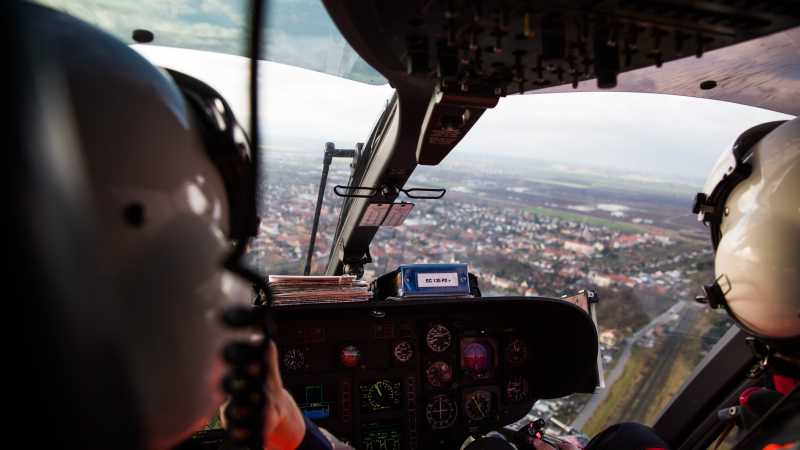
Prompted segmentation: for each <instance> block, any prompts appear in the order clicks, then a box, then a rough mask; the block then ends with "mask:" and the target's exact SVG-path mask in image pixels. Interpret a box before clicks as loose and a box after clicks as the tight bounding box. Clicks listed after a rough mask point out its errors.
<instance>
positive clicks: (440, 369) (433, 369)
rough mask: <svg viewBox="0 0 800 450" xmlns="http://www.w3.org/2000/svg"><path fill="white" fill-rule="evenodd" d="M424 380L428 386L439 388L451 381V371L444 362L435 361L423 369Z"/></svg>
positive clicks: (448, 365)
mask: <svg viewBox="0 0 800 450" xmlns="http://www.w3.org/2000/svg"><path fill="white" fill-rule="evenodd" d="M425 379H426V380H427V381H428V384H429V385H431V386H433V387H435V388H439V387H442V386H445V385H447V384H449V383H450V382H451V381H453V369H452V368H450V364H447V363H446V362H444V361H435V362H432V363H430V364H429V365H428V368H427V369H425Z"/></svg>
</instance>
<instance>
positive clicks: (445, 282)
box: [393, 264, 470, 297]
mask: <svg viewBox="0 0 800 450" xmlns="http://www.w3.org/2000/svg"><path fill="white" fill-rule="evenodd" d="M396 272H397V273H396V275H395V277H396V278H395V280H394V283H393V284H395V286H396V288H397V296H399V297H413V296H430V295H447V296H468V295H470V288H469V272H468V271H467V265H466V264H403V265H401V266H400V267H399V268H398V269H397V271H396Z"/></svg>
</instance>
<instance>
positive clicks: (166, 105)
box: [9, 3, 327, 449]
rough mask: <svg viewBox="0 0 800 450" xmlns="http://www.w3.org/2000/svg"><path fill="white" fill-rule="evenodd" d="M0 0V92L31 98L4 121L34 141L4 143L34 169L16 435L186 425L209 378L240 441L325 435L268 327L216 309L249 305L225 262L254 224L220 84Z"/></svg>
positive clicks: (283, 441)
mask: <svg viewBox="0 0 800 450" xmlns="http://www.w3.org/2000/svg"><path fill="white" fill-rule="evenodd" d="M9 9H10V12H9V18H10V19H11V20H10V24H13V26H14V28H15V30H14V31H16V32H18V33H19V34H18V35H17V36H21V37H22V39H19V41H12V42H13V43H15V45H14V46H12V50H13V52H14V53H13V55H14V56H19V57H20V60H21V61H22V63H21V64H14V65H11V66H10V69H13V70H17V69H18V70H20V71H21V72H22V73H23V75H21V76H20V77H19V78H18V80H19V84H17V85H16V88H17V89H20V90H22V89H29V90H28V91H27V92H26V95H20V97H19V98H18V103H14V104H13V106H20V108H19V109H20V110H21V111H22V112H21V113H20V114H28V113H29V114H28V116H30V117H28V116H26V117H25V120H22V121H20V124H19V125H20V128H25V129H27V130H29V131H27V134H26V133H21V134H20V135H24V137H25V138H26V139H25V141H26V142H27V143H28V144H30V145H29V146H30V148H31V149H33V150H32V151H30V152H27V153H23V152H20V154H19V155H20V156H21V157H22V158H23V159H25V160H26V161H30V166H31V167H34V170H32V172H33V174H34V175H35V176H36V177H38V178H37V179H36V180H35V182H34V181H33V178H32V177H25V178H24V181H25V182H26V184H24V185H23V187H22V188H21V189H20V192H21V195H22V198H23V202H25V203H26V204H25V205H24V206H25V207H24V208H21V209H20V210H19V213H20V214H21V215H24V216H25V217H27V213H28V211H34V212H36V214H38V215H36V214H34V215H33V216H31V217H32V219H31V223H32V225H31V226H30V227H28V229H29V230H30V231H31V233H32V234H34V235H35V236H36V239H33V241H32V243H31V245H29V246H27V247H26V248H25V249H24V251H25V252H27V253H26V254H27V255H30V254H32V253H35V255H34V259H35V260H36V265H35V266H33V268H32V271H33V272H36V273H37V274H38V275H39V276H38V281H39V283H41V284H44V285H46V287H45V291H46V294H49V295H43V296H39V297H38V298H32V299H26V300H29V302H28V303H26V305H28V306H32V307H38V306H41V308H37V309H36V310H35V311H36V312H35V315H32V316H28V317H26V322H25V323H26V324H27V325H28V330H30V331H31V333H30V334H26V335H25V336H24V338H23V339H22V342H23V344H24V345H25V348H26V354H27V355H28V356H30V357H29V358H27V359H26V361H29V363H28V364H27V365H25V366H24V367H25V368H26V371H25V372H24V373H25V375H26V376H25V380H24V382H25V386H28V385H32V386H31V388H30V389H23V390H22V391H23V392H26V393H33V396H32V397H31V398H28V399H25V400H24V401H22V402H20V403H17V404H19V405H22V407H23V410H22V411H23V414H20V416H22V417H24V418H25V419H26V421H27V422H28V424H29V425H30V428H31V431H30V432H29V433H27V434H24V436H25V437H26V438H27V439H29V440H31V441H32V442H39V443H42V444H48V445H47V446H52V447H57V448H64V447H81V448H149V449H165V448H171V447H173V446H174V445H176V444H178V443H180V442H181V441H182V440H183V439H185V438H186V437H188V436H189V435H190V434H191V433H193V432H195V431H198V430H200V429H202V427H203V426H204V425H205V424H206V423H207V422H208V419H209V418H210V417H212V415H213V414H214V413H215V412H216V411H217V408H218V407H219V405H220V404H221V403H222V402H223V401H224V400H225V395H224V394H223V392H224V391H223V389H221V388H222V387H224V388H225V389H226V391H227V392H226V393H227V394H228V397H229V399H231V404H232V406H235V408H230V409H229V414H228V416H227V417H226V419H227V422H228V424H229V425H230V426H231V427H232V431H233V432H235V435H236V438H237V439H239V440H240V441H241V442H257V441H262V442H263V445H264V446H265V447H268V448H275V449H293V448H296V447H298V445H300V444H301V443H302V442H304V441H305V442H315V439H316V440H320V439H324V438H323V437H321V435H320V434H319V432H318V431H317V430H316V428H315V427H313V425H312V424H310V423H309V422H306V421H305V420H304V419H303V416H302V414H301V413H300V410H299V409H298V408H297V406H296V404H295V403H294V400H292V398H291V396H290V395H289V393H288V392H287V391H286V390H285V389H284V388H283V386H282V384H281V381H280V376H279V375H278V364H277V362H276V350H275V346H274V344H272V343H270V344H269V345H267V344H264V343H263V340H262V341H260V342H259V341H258V340H253V339H252V338H251V335H252V334H253V333H252V332H246V333H243V332H242V331H240V330H234V329H231V327H230V326H228V327H226V326H225V325H224V324H223V320H222V318H223V317H226V316H225V313H224V312H225V311H227V312H228V313H230V314H231V315H230V316H227V319H228V322H229V324H228V325H235V324H236V322H237V321H238V322H242V320H243V319H242V314H241V313H242V311H250V307H251V305H252V300H253V297H254V291H253V284H252V282H251V281H252V280H249V279H248V278H247V277H246V276H243V275H246V274H245V271H244V270H242V269H241V268H239V267H237V266H236V264H234V263H235V262H236V261H235V260H236V259H237V258H236V257H237V256H239V255H240V254H241V251H240V250H241V247H242V245H243V244H244V243H245V242H246V240H247V238H248V237H250V236H252V235H253V234H254V233H255V230H256V228H257V219H256V215H255V198H254V196H255V177H254V174H255V171H254V170H253V162H252V160H251V153H250V149H249V144H248V142H247V139H246V136H245V134H244V132H243V131H242V129H241V127H240V126H239V125H238V123H237V122H236V119H235V118H234V116H233V114H232V112H231V110H230V108H229V107H228V105H227V103H226V102H225V100H224V99H223V98H222V97H221V96H220V95H219V94H218V93H216V92H215V91H214V90H213V89H211V88H210V87H208V86H207V85H205V84H204V83H202V82H200V81H198V80H196V79H193V78H191V77H188V76H185V75H182V74H180V73H174V72H173V73H167V72H164V71H161V70H159V69H157V68H155V67H154V66H153V65H151V64H150V63H149V62H148V61H146V60H145V59H144V58H142V57H141V56H140V55H139V54H138V53H136V52H135V51H134V50H132V49H131V48H129V47H128V46H127V45H125V44H124V43H122V42H121V41H119V40H118V39H116V38H114V37H112V36H110V35H108V34H107V33H105V32H102V31H100V30H98V29H97V28H95V27H93V26H91V25H89V24H86V23H84V22H82V21H80V20H78V19H75V18H73V17H71V16H68V15H66V14H63V13H61V12H57V11H55V10H52V9H50V8H46V7H43V6H39V5H35V4H30V3H24V4H12V5H10V8H9ZM12 14H13V16H12ZM15 74H16V72H15ZM20 92H21V91H20ZM18 117H21V116H18ZM28 156H30V159H29V160H28V159H27V157H28ZM22 169H23V168H22V166H17V170H22ZM40 175H41V176H40ZM28 181H30V182H28ZM50 186H52V187H53V191H52V192H50V193H45V192H43V190H44V189H45V188H46V187H50ZM40 194H41V195H40ZM32 204H33V205H35V206H37V208H30V206H31V205H32ZM62 206H65V208H63V211H64V214H63V215H60V216H59V215H55V214H51V215H52V216H53V218H54V219H53V221H52V222H50V221H46V220H41V219H42V218H43V217H45V216H46V214H50V213H51V212H55V211H59V210H62ZM43 213H45V216H43V215H42V214H43ZM36 219H38V220H36ZM84 231H88V232H84ZM60 238H63V240H60ZM237 250H239V251H238V252H237ZM19 264H20V265H22V263H21V262H20V263H19ZM41 275H45V276H41ZM61 281H64V282H63V283H61ZM34 287H36V286H34ZM73 288H76V290H73ZM28 292H29V293H30V292H34V289H32V288H31V287H29V288H28ZM31 301H32V302H31ZM237 306H238V307H239V308H240V309H236V307H237ZM31 309H33V308H31ZM237 311H238V313H239V314H238V316H237V314H236V313H237ZM254 317H255V316H254ZM247 320H250V321H251V322H257V321H256V320H253V319H252V318H251V319H245V320H244V321H245V322H246V321H247ZM256 328H257V327H256ZM34 330H35V332H34ZM50 336H52V338H51V337H50ZM254 351H256V352H258V353H254ZM226 360H227V361H226ZM226 362H227V365H226V364H225V363H226ZM265 362H266V364H264V363H265ZM226 373H227V376H226ZM267 380H269V381H268V382H267ZM243 386H244V390H242V387H243ZM264 390H266V394H267V395H266V397H267V399H268V403H267V405H266V408H265V404H264V403H265V401H264V400H265V399H264V398H263V395H259V394H261V393H262V392H264ZM237 398H240V400H241V401H239V403H238V404H237V403H236V401H237ZM248 401H250V403H247V402H248ZM254 420H256V421H258V422H257V423H254ZM54 430H55V431H54ZM253 431H261V432H263V434H262V436H257V437H255V438H254V436H252V435H248V434H247V433H252V432H253ZM263 437H265V438H266V439H263ZM325 442H327V441H325Z"/></svg>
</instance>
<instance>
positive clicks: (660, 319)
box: [572, 301, 686, 430]
mask: <svg viewBox="0 0 800 450" xmlns="http://www.w3.org/2000/svg"><path fill="white" fill-rule="evenodd" d="M685 307H686V302H685V301H678V302H677V303H675V304H674V305H672V307H670V308H669V309H668V310H666V311H664V312H663V313H661V315H659V316H657V317H656V318H654V319H653V320H651V321H650V322H649V323H648V324H647V325H645V326H643V327H642V328H639V329H638V330H636V332H635V333H633V334H632V335H631V336H629V337H628V338H627V339H626V340H625V349H624V350H623V351H622V355H621V356H620V357H619V360H618V361H617V364H616V365H615V366H614V368H613V369H612V370H611V372H610V373H607V374H606V388H605V389H598V390H596V391H595V393H594V395H592V398H591V399H590V400H589V402H588V403H586V405H585V406H584V407H583V409H582V410H581V412H580V414H578V417H576V418H575V420H574V421H573V422H572V428H575V429H578V430H580V429H582V428H583V426H584V425H586V422H588V421H589V419H590V418H591V417H592V414H594V411H595V409H597V407H598V406H599V405H600V404H601V403H602V402H603V401H604V400H605V399H606V397H607V396H608V392H609V391H610V390H611V387H612V386H613V385H614V383H616V381H617V380H618V379H619V377H620V376H621V375H622V371H623V370H624V369H625V365H626V364H627V363H628V358H630V356H631V350H632V349H633V346H634V344H636V342H637V341H638V340H639V339H640V338H641V337H642V336H644V334H645V333H647V332H648V331H650V330H651V329H652V328H653V327H655V326H657V325H660V324H663V323H666V322H668V321H669V320H670V319H671V317H672V316H673V314H678V315H679V316H680V313H681V311H683V309H684V308H685ZM673 356H674V355H673Z"/></svg>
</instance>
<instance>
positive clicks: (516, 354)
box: [506, 339, 528, 364]
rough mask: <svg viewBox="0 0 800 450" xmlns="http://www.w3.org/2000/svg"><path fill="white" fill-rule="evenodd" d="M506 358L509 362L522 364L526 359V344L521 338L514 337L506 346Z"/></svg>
mask: <svg viewBox="0 0 800 450" xmlns="http://www.w3.org/2000/svg"><path fill="white" fill-rule="evenodd" d="M506 359H507V360H508V362H509V363H511V364H522V363H524V362H525V361H527V360H528V346H527V344H525V341H523V340H522V339H514V340H512V341H511V342H510V343H509V344H508V347H506Z"/></svg>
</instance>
